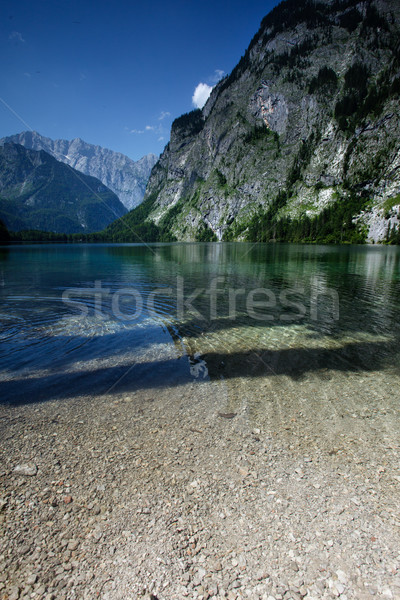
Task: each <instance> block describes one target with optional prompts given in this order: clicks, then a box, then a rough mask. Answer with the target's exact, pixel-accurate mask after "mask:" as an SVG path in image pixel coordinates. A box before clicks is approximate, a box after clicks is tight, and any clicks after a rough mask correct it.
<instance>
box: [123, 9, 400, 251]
mask: <svg viewBox="0 0 400 600" xmlns="http://www.w3.org/2000/svg"><path fill="white" fill-rule="evenodd" d="M399 23H400V4H399V2H398V0H376V1H375V2H373V1H369V0H361V1H360V0H324V1H322V0H321V1H315V2H314V1H311V0H286V1H284V2H282V3H281V4H279V5H278V6H277V7H275V8H274V9H273V10H272V12H270V13H269V14H268V15H267V16H266V17H265V18H264V19H263V21H262V23H261V26H260V29H259V31H258V32H257V33H256V35H255V36H254V38H253V39H252V41H251V43H250V45H249V47H248V49H247V50H246V52H245V54H244V56H242V58H241V59H240V61H239V63H238V64H237V66H236V67H235V68H234V69H233V71H232V72H231V73H230V74H229V75H228V76H227V77H225V79H223V80H221V81H220V82H219V83H218V84H217V85H216V86H215V88H214V89H213V90H212V93H211V95H210V98H209V99H208V101H207V103H206V105H205V106H204V108H203V109H202V110H195V111H192V112H191V113H188V114H185V115H183V116H181V117H179V118H178V119H176V120H175V121H174V123H173V124H172V129H171V138H170V142H169V144H168V145H167V147H166V149H165V150H164V152H163V154H162V155H161V157H160V160H159V161H158V163H157V164H156V165H155V167H154V168H153V170H152V173H151V176H150V179H149V183H148V185H147V190H146V194H145V198H144V204H142V212H143V207H146V215H145V218H146V219H147V220H148V221H149V222H153V223H155V224H156V225H157V226H158V227H159V229H160V231H161V233H162V235H167V236H174V237H175V238H177V239H179V240H212V239H215V240H217V239H218V240H251V241H265V240H270V239H275V240H289V241H300V240H308V241H313V240H316V241H326V242H346V241H347V242H362V241H370V242H378V241H382V240H385V239H387V240H391V241H395V240H396V239H397V240H398V238H399V210H400V103H399V94H400V31H399V29H400V27H399ZM133 214H135V213H133ZM131 215H132V213H129V214H128V215H127V216H126V217H124V218H123V219H121V220H120V223H119V227H120V230H123V228H124V227H125V224H126V223H128V222H130V220H132V216H131ZM134 220H135V218H134V217H133V221H134ZM114 230H115V226H114Z"/></svg>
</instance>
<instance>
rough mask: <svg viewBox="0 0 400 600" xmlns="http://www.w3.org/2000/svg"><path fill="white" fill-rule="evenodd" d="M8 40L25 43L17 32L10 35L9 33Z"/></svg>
mask: <svg viewBox="0 0 400 600" xmlns="http://www.w3.org/2000/svg"><path fill="white" fill-rule="evenodd" d="M8 39H9V40H15V41H16V42H22V43H23V42H25V40H24V38H23V37H22V33H20V32H19V31H13V32H12V33H10V35H9V36H8Z"/></svg>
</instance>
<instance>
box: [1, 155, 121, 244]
mask: <svg viewBox="0 0 400 600" xmlns="http://www.w3.org/2000/svg"><path fill="white" fill-rule="evenodd" d="M125 213H126V208H125V207H124V206H123V204H122V203H121V202H120V201H119V199H118V197H117V196H116V195H115V194H114V193H113V192H112V191H111V190H109V189H108V188H107V187H106V186H105V185H103V184H102V183H101V181H99V180H98V179H96V178H95V177H89V176H88V175H83V174H82V173H80V172H78V171H76V170H75V169H73V168H72V167H70V166H68V165H65V164H64V163H62V162H59V161H57V160H56V159H55V158H53V157H52V156H50V154H47V152H44V151H43V150H40V151H36V150H28V149H27V148H24V147H23V146H21V145H19V144H12V143H7V144H4V146H2V147H0V219H2V221H4V223H5V225H6V226H7V228H8V229H9V230H11V231H21V230H23V229H40V230H42V231H53V232H57V233H90V232H93V231H99V230H100V229H103V228H104V227H106V226H107V225H108V224H109V223H111V222H112V221H114V220H115V219H118V218H119V217H121V216H122V215H124V214H125Z"/></svg>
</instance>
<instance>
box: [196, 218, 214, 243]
mask: <svg viewBox="0 0 400 600" xmlns="http://www.w3.org/2000/svg"><path fill="white" fill-rule="evenodd" d="M217 241H218V238H217V236H216V235H215V233H214V232H213V230H212V229H210V227H208V226H207V225H206V224H205V223H204V222H202V223H201V225H200V226H199V228H198V230H197V233H196V242H217Z"/></svg>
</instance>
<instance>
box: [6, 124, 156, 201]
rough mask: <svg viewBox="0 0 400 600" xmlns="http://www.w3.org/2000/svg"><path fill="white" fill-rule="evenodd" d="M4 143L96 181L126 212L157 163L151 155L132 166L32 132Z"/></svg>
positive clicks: (117, 156)
mask: <svg viewBox="0 0 400 600" xmlns="http://www.w3.org/2000/svg"><path fill="white" fill-rule="evenodd" d="M8 142H12V143H15V144H21V145H22V146H24V147H25V148H28V149H30V150H45V152H47V153H48V154H51V156H53V157H54V158H56V159H57V160H59V161H61V162H63V163H65V164H67V165H70V166H71V167H73V168H74V169H76V170H78V171H80V172H81V173H84V174H85V175H90V176H92V177H97V179H99V180H100V181H101V182H102V183H103V184H104V185H105V186H106V187H108V188H109V189H110V190H112V191H113V192H114V194H116V195H117V196H118V198H119V199H120V201H121V202H122V204H123V205H124V206H125V207H126V208H127V209H128V210H131V209H132V208H134V207H135V206H137V205H138V204H140V202H141V201H142V199H143V196H144V192H145V189H146V185H147V181H148V179H149V175H150V172H151V169H152V168H153V166H154V165H155V163H156V162H157V156H156V155H155V154H147V155H146V156H143V158H141V159H140V160H138V161H136V162H135V161H133V160H132V159H130V158H128V156H125V155H124V154H121V153H120V152H113V151H112V150H108V149H107V148H102V147H101V146H95V145H93V144H88V143H87V142H84V141H83V140H81V139H80V138H76V139H74V140H71V141H68V140H52V139H50V138H48V137H44V136H42V135H40V134H39V133H37V132H36V131H23V132H22V133H18V134H16V135H12V136H9V137H5V138H2V139H0V145H4V144H5V143H8Z"/></svg>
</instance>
